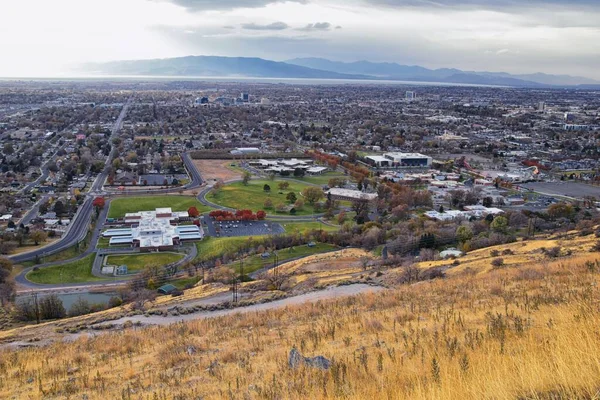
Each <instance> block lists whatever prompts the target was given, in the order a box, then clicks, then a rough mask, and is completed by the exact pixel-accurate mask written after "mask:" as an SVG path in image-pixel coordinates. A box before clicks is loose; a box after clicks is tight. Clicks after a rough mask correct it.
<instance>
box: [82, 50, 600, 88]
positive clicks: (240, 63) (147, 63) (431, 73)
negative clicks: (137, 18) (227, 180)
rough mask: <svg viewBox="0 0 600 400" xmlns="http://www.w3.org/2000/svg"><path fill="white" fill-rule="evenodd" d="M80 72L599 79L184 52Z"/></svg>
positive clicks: (573, 82) (552, 82)
mask: <svg viewBox="0 0 600 400" xmlns="http://www.w3.org/2000/svg"><path fill="white" fill-rule="evenodd" d="M79 72H84V73H86V74H94V75H98V74H100V75H124V76H134V75H137V76H140V75H146V76H206V77H211V76H212V77H255V78H309V79H370V80H381V79H387V80H401V81H409V82H442V83H460V84H475V85H498V86H514V87H563V86H577V87H582V88H584V87H590V86H592V87H593V86H594V85H600V81H594V80H593V79H588V78H581V77H576V76H568V75H548V74H542V73H537V74H528V75H511V74H508V73H505V72H476V71H461V70H459V69H454V68H441V69H428V68H424V67H420V66H418V65H412V66H410V65H400V64H396V63H373V62H369V61H357V62H352V63H344V62H339V61H331V60H327V59H324V58H295V59H293V60H289V61H286V62H278V61H271V60H265V59H262V58H249V57H214V56H188V57H178V58H164V59H154V60H130V61H114V62H108V63H94V64H85V65H83V66H82V67H81V68H80V70H79Z"/></svg>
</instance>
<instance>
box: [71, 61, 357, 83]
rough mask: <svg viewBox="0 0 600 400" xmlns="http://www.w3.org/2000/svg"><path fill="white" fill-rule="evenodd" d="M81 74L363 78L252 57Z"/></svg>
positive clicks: (96, 68)
mask: <svg viewBox="0 0 600 400" xmlns="http://www.w3.org/2000/svg"><path fill="white" fill-rule="evenodd" d="M81 70H82V72H86V73H93V74H102V75H142V76H204V77H211V76H213V77H227V76H237V77H256V78H313V79H361V78H368V77H366V76H363V75H352V74H343V73H338V72H333V71H321V70H318V69H313V68H307V67H303V66H299V65H293V64H286V63H283V62H277V61H271V60H265V59H262V58H251V57H214V56H188V57H177V58H164V59H154V60H130V61H114V62H108V63H95V64H86V65H83V66H82V68H81Z"/></svg>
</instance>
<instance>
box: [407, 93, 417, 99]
mask: <svg viewBox="0 0 600 400" xmlns="http://www.w3.org/2000/svg"><path fill="white" fill-rule="evenodd" d="M405 98H406V100H414V99H416V98H417V94H416V93H415V92H412V91H407V92H406V95H405Z"/></svg>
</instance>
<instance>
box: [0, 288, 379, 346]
mask: <svg viewBox="0 0 600 400" xmlns="http://www.w3.org/2000/svg"><path fill="white" fill-rule="evenodd" d="M383 290H386V289H385V288H383V287H380V286H370V285H366V284H362V283H358V284H352V285H346V286H335V287H329V288H327V289H323V290H318V291H314V292H309V293H305V294H302V295H298V296H293V297H288V298H285V299H281V300H274V301H271V302H267V303H262V304H254V305H251V306H246V307H238V308H233V309H226V310H216V311H202V312H197V313H193V314H186V315H178V316H172V315H169V316H159V315H151V316H148V317H146V316H144V315H134V316H131V317H123V318H119V319H115V320H112V321H107V322H103V323H99V324H96V325H95V326H96V327H100V326H103V325H110V326H111V327H112V326H120V325H122V324H124V323H125V322H128V321H131V322H132V323H134V324H136V323H140V324H142V325H143V326H149V325H170V324H174V323H177V322H182V321H193V320H198V319H205V318H215V317H221V316H225V315H231V314H241V313H249V312H260V311H266V310H273V309H278V308H283V307H287V306H295V305H299V304H304V303H314V302H317V301H320V300H330V299H335V298H341V297H348V296H354V295H359V294H363V293H376V292H380V291H383ZM230 297H231V293H229V292H227V293H219V294H217V295H215V296H211V297H208V298H205V299H199V300H196V301H194V304H196V305H215V304H220V303H222V302H224V301H228V300H229V299H230ZM114 331H115V328H111V329H106V330H88V331H83V332H79V333H74V334H55V333H53V334H50V335H48V336H47V337H45V338H44V339H41V340H38V341H26V340H16V341H12V342H7V343H3V344H0V350H1V349H3V348H4V349H11V348H23V347H39V346H47V345H50V344H52V343H54V342H57V341H63V342H71V341H74V340H77V339H79V338H80V337H95V336H98V335H103V334H105V333H109V332H114Z"/></svg>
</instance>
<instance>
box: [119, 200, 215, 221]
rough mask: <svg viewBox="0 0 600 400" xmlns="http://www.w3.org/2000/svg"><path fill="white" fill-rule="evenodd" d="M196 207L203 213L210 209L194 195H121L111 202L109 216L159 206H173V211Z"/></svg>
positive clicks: (120, 215)
mask: <svg viewBox="0 0 600 400" xmlns="http://www.w3.org/2000/svg"><path fill="white" fill-rule="evenodd" d="M192 206H194V207H196V208H197V209H198V211H200V212H201V213H203V212H206V211H210V208H209V207H206V206H204V205H203V204H202V203H200V202H199V201H198V200H197V199H196V198H195V197H192V196H176V195H171V196H132V197H129V196H127V197H120V198H118V199H114V200H113V201H111V202H110V209H109V210H108V218H119V217H123V216H125V213H130V212H137V211H152V210H154V209H156V208H159V207H171V208H172V209H173V211H187V210H188V208H190V207H192Z"/></svg>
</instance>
